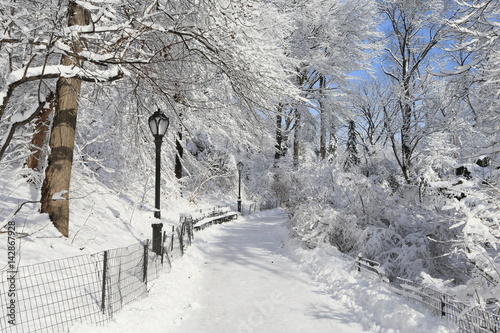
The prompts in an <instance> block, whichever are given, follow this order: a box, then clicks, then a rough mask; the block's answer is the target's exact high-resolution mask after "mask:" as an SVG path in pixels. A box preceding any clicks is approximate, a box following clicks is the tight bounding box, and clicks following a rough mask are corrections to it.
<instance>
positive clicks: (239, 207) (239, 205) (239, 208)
mask: <svg viewBox="0 0 500 333" xmlns="http://www.w3.org/2000/svg"><path fill="white" fill-rule="evenodd" d="M238 212H240V213H241V199H238Z"/></svg>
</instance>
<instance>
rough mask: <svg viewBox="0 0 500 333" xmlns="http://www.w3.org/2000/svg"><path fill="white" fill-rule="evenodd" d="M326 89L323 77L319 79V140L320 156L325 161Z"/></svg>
mask: <svg viewBox="0 0 500 333" xmlns="http://www.w3.org/2000/svg"><path fill="white" fill-rule="evenodd" d="M325 87H326V79H325V77H324V76H323V75H321V76H320V78H319V97H318V100H319V112H320V117H321V119H320V121H321V124H320V126H321V127H320V139H319V154H320V156H321V159H322V160H324V159H325V158H326V122H327V113H326V103H325V100H324V99H325V95H324V93H325V92H324V89H325Z"/></svg>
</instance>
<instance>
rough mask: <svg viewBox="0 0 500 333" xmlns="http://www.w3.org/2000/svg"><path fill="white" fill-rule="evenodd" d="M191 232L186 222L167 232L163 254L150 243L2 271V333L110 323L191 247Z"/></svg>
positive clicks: (0, 281)
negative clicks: (154, 249) (157, 251)
mask: <svg viewBox="0 0 500 333" xmlns="http://www.w3.org/2000/svg"><path fill="white" fill-rule="evenodd" d="M192 230H193V229H192V224H191V223H182V224H181V225H180V226H179V227H178V228H176V229H175V230H172V232H170V233H166V232H165V233H164V234H163V246H162V252H161V255H156V254H155V253H154V252H152V249H151V242H150V241H149V240H146V241H144V242H141V243H137V244H132V245H130V246H127V247H123V248H118V249H112V250H107V251H104V252H100V253H96V254H93V255H82V256H77V257H71V258H65V259H60V260H54V261H50V262H45V263H40V264H36V265H30V266H23V267H18V268H17V270H14V271H12V270H9V271H0V332H6V333H7V332H8V333H11V332H12V333H28V332H30V333H31V332H37V333H39V332H40V333H42V332H47V333H55V332H67V331H68V329H69V328H70V327H71V326H72V325H73V324H74V323H76V322H90V323H96V324H103V323H105V322H107V321H109V319H110V318H111V317H112V316H113V314H114V313H116V312H117V311H119V310H121V309H122V307H123V306H125V305H127V304H129V303H130V302H133V301H134V300H137V299H140V298H142V297H144V296H146V295H147V292H148V283H149V282H151V281H153V280H155V279H157V278H158V275H159V272H160V271H161V270H162V268H164V267H170V263H171V262H172V260H175V259H176V258H179V257H180V256H182V254H183V252H184V248H185V247H186V246H188V245H190V242H191V238H192ZM164 263H166V264H165V265H164Z"/></svg>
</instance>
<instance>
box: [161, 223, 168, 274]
mask: <svg viewBox="0 0 500 333" xmlns="http://www.w3.org/2000/svg"><path fill="white" fill-rule="evenodd" d="M165 239H167V232H166V231H164V232H163V238H162V241H161V265H162V266H163V257H164V256H165Z"/></svg>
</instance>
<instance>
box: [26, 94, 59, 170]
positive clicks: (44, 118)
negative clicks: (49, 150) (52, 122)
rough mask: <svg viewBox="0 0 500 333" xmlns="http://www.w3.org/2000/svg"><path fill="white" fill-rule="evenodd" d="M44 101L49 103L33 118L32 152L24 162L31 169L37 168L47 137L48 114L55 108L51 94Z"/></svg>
mask: <svg viewBox="0 0 500 333" xmlns="http://www.w3.org/2000/svg"><path fill="white" fill-rule="evenodd" d="M46 103H48V104H49V105H48V107H47V108H43V109H42V111H41V112H40V113H39V114H38V115H37V116H36V118H35V130H34V131H33V137H32V138H31V147H30V150H31V152H32V154H31V155H30V156H28V160H27V162H26V166H27V167H28V168H30V169H33V170H36V169H38V168H39V164H40V155H41V153H42V147H43V145H44V142H45V138H46V137H47V133H48V132H49V116H50V114H51V113H52V112H53V111H54V108H55V105H54V95H53V94H50V95H49V96H47V100H46Z"/></svg>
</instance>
